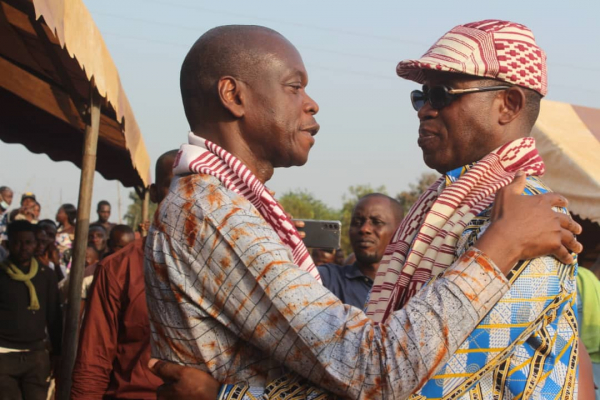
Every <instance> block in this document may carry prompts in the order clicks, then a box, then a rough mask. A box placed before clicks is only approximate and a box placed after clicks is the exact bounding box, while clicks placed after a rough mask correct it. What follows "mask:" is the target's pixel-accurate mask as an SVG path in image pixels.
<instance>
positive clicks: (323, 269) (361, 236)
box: [318, 193, 403, 309]
mask: <svg viewBox="0 0 600 400" xmlns="http://www.w3.org/2000/svg"><path fill="white" fill-rule="evenodd" d="M402 216H403V210H402V206H401V205H400V203H398V201H397V200H395V199H393V198H391V197H389V196H386V195H384V194H381V193H371V194H368V195H366V196H363V197H361V198H360V199H359V200H358V202H357V203H356V206H354V209H353V210H352V217H351V219H350V227H349V230H348V234H349V236H350V245H351V246H352V251H353V252H354V255H355V256H356V261H355V262H354V263H353V264H350V265H345V266H342V265H337V264H333V263H329V264H324V265H319V266H318V269H319V274H320V275H321V280H322V281H323V286H325V287H326V288H327V289H329V290H330V291H331V293H333V294H335V295H336V297H337V298H338V299H340V300H341V301H342V303H344V304H350V305H352V306H354V307H357V308H360V309H364V307H365V302H366V300H367V298H368V297H369V292H370V291H371V287H372V286H373V281H374V280H375V274H376V273H377V268H378V267H379V263H380V262H381V259H382V258H383V253H384V252H385V248H386V247H387V245H388V243H389V242H390V240H391V238H392V235H393V234H394V232H395V231H396V228H398V225H400V221H402Z"/></svg>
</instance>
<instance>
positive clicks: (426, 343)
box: [168, 207, 509, 399]
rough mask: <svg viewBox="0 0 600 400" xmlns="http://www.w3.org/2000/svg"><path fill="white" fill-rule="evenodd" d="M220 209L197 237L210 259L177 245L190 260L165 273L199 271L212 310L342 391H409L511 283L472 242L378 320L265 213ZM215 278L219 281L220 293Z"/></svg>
mask: <svg viewBox="0 0 600 400" xmlns="http://www.w3.org/2000/svg"><path fill="white" fill-rule="evenodd" d="M220 213H222V214H224V215H226V216H227V219H226V220H222V219H221V218H212V217H211V216H210V215H206V216H205V217H204V220H203V221H202V220H200V221H196V224H195V225H194V226H195V227H196V228H195V229H198V231H197V233H196V234H197V237H205V238H210V241H209V242H208V243H211V253H210V254H211V257H210V259H207V258H204V257H203V256H201V255H200V254H198V251H199V250H198V248H196V247H194V246H192V247H189V248H188V249H189V250H184V249H185V247H180V248H177V249H175V248H172V249H171V252H178V251H179V252H182V254H180V257H181V259H186V260H193V261H191V262H189V263H181V264H180V265H178V266H177V268H168V271H169V272H168V273H169V274H173V273H180V272H175V271H176V270H177V269H181V268H183V269H184V270H183V271H182V272H183V273H184V274H185V275H188V274H189V275H194V276H202V282H205V283H200V285H204V286H202V287H201V296H200V300H199V301H202V302H204V306H205V307H206V304H207V302H209V301H211V300H214V301H213V304H212V305H211V306H210V307H209V308H210V309H209V310H208V313H209V314H210V315H216V316H217V318H218V319H219V321H220V322H221V323H222V324H224V325H225V326H226V327H227V328H228V329H229V330H230V331H232V332H234V333H235V334H236V335H237V337H239V338H241V339H242V340H245V341H247V342H249V343H250V344H252V345H253V346H255V347H256V348H258V349H259V350H260V351H262V352H264V353H265V354H268V355H269V357H270V358H272V359H274V360H276V361H278V362H280V363H282V364H283V365H285V366H286V367H287V368H289V369H291V370H292V371H294V372H296V373H298V374H300V375H302V376H304V377H306V378H308V379H309V380H310V381H311V382H312V383H313V384H315V385H317V386H318V387H321V388H323V389H326V390H328V391H331V392H333V393H335V394H338V395H340V396H343V397H345V398H352V399H359V398H361V399H366V398H405V397H407V396H408V395H409V394H411V393H412V392H413V391H414V390H415V389H417V388H418V387H419V386H421V385H422V384H423V383H424V382H426V381H427V380H428V379H429V377H430V376H431V375H432V374H433V373H434V372H435V371H436V370H437V369H438V368H439V367H441V366H443V365H444V363H445V362H446V361H447V359H448V357H449V356H450V355H452V354H453V353H454V351H455V350H456V349H457V348H458V347H459V346H460V344H461V343H462V342H463V341H464V339H465V338H466V337H467V335H468V334H469V333H470V332H471V331H472V330H473V328H475V326H476V325H477V324H478V323H479V321H480V320H481V318H483V316H484V315H485V314H486V313H487V312H488V311H489V310H490V309H491V308H492V307H493V306H494V304H495V303H496V302H497V301H498V300H499V299H500V298H501V297H502V295H503V294H504V293H505V292H506V291H507V290H508V288H509V285H508V283H507V280H506V278H505V277H504V275H503V274H502V273H501V272H500V271H499V270H498V268H497V267H496V266H495V265H494V263H493V262H492V261H491V260H490V259H489V258H487V257H486V256H485V255H484V254H482V253H481V252H479V251H478V250H476V249H473V250H472V251H469V252H467V253H466V254H465V255H464V256H463V257H461V259H460V260H458V261H457V262H456V263H455V264H454V265H453V266H452V267H451V268H449V269H448V271H447V272H446V273H445V275H444V276H442V277H440V278H439V279H436V280H435V281H433V282H431V283H430V284H429V285H427V286H426V287H425V288H423V289H422V290H421V291H420V292H419V293H418V294H417V295H416V296H414V297H413V298H412V299H411V300H410V301H409V302H408V304H407V305H406V306H405V307H404V308H403V309H402V310H398V311H396V312H394V313H393V314H392V315H391V317H390V318H388V320H387V321H386V322H385V323H384V324H380V325H378V324H375V323H374V322H373V321H372V320H370V319H369V318H368V317H367V316H366V315H365V314H364V313H363V311H361V310H359V309H357V308H354V307H351V306H347V305H344V304H342V303H341V302H340V301H339V300H338V299H337V298H336V297H335V296H334V295H333V294H332V293H331V292H329V291H328V290H327V289H325V288H324V287H323V286H322V285H320V284H317V282H316V281H315V280H314V279H313V278H312V277H311V276H310V274H308V273H306V272H304V271H302V270H300V269H299V268H298V267H296V266H295V265H294V263H293V261H292V259H291V254H290V251H289V249H288V248H287V247H286V246H284V245H283V244H282V243H281V241H280V240H279V238H278V237H277V235H276V233H275V232H274V231H273V229H272V228H270V226H268V225H267V224H266V222H265V221H264V220H263V219H262V218H260V217H259V216H258V215H256V214H254V213H251V212H249V211H248V210H245V209H241V208H236V207H231V208H229V209H228V208H227V207H224V209H222V210H220ZM188 225H190V226H191V224H188ZM175 242H176V241H170V243H175ZM196 245H197V246H204V244H196ZM186 251H189V253H187V254H183V253H185V252H186ZM224 257H225V258H227V260H225V258H224ZM188 268H189V269H191V270H187V269H188ZM224 268H225V269H226V270H224ZM211 273H214V274H216V275H215V276H214V277H211V275H210V274H211ZM226 276H235V277H236V279H238V277H239V278H240V279H239V280H238V281H237V284H236V287H235V288H234V289H233V288H232V290H231V291H224V290H223V289H224V288H227V287H228V286H227V283H224V282H223V280H224V279H226V278H225V277H226ZM169 277H170V278H171V275H169ZM213 278H214V279H215V280H216V281H217V282H221V283H220V285H219V286H218V289H217V291H218V292H219V293H215V292H214V291H215V286H214V283H213ZM177 287H178V283H177V282H173V281H171V288H172V289H173V290H175V291H177V290H182V289H181V287H179V289H177ZM211 292H212V293H211ZM183 294H185V295H186V296H187V298H199V297H198V296H197V294H191V293H185V290H183ZM178 296H180V295H179V294H178ZM223 296H225V297H226V298H227V301H224V300H222V298H223ZM176 297H177V296H176ZM249 304H252V307H249ZM247 310H252V311H251V314H248V311H247ZM188 312H189V311H188ZM222 361H223V362H225V360H224V359H223V360H219V359H218V358H215V361H214V362H215V364H216V363H220V362H222Z"/></svg>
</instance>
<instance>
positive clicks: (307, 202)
mask: <svg viewBox="0 0 600 400" xmlns="http://www.w3.org/2000/svg"><path fill="white" fill-rule="evenodd" d="M279 203H280V204H281V206H282V207H283V209H284V210H285V211H286V212H288V213H290V214H291V215H292V217H293V218H297V219H324V220H336V219H338V211H337V210H335V209H333V208H331V207H329V206H327V205H326V204H325V203H323V202H322V201H321V200H318V199H316V198H315V196H314V195H313V194H312V193H310V192H308V191H306V190H291V191H289V192H286V193H284V194H283V196H281V197H280V198H279Z"/></svg>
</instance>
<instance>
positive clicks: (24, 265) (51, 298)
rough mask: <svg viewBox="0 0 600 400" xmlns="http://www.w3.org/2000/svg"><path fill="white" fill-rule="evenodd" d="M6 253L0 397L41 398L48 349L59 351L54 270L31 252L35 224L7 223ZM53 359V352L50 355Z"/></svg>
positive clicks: (1, 281)
mask: <svg viewBox="0 0 600 400" xmlns="http://www.w3.org/2000/svg"><path fill="white" fill-rule="evenodd" d="M7 234H8V249H9V252H10V255H9V258H8V259H7V260H5V261H4V262H3V263H2V264H0V394H1V395H2V398H3V399H21V398H22V399H45V398H46V392H47V389H48V382H49V376H50V372H51V362H50V357H49V355H48V351H47V350H46V347H47V346H46V343H45V338H46V329H47V330H48V333H49V334H50V341H51V343H52V354H53V356H57V355H58V354H60V344H61V335H62V326H61V323H62V317H61V311H60V305H59V300H58V288H57V283H56V276H55V274H54V272H53V271H52V270H51V269H50V268H48V267H47V266H46V265H43V264H41V263H39V262H38V261H37V260H36V259H35V258H34V252H35V250H36V246H37V241H36V238H35V235H34V226H33V225H32V224H31V223H30V222H28V221H24V220H20V221H14V222H12V223H11V224H9V225H8V229H7ZM53 360H56V357H53Z"/></svg>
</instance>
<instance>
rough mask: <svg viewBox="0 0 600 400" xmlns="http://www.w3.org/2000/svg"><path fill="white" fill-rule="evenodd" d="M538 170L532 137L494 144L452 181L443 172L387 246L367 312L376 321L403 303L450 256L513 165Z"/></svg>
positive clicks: (511, 172)
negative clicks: (477, 160) (464, 232)
mask: <svg viewBox="0 0 600 400" xmlns="http://www.w3.org/2000/svg"><path fill="white" fill-rule="evenodd" d="M519 170H520V171H523V172H525V173H526V174H527V175H542V174H543V173H544V162H543V160H542V158H541V157H540V155H539V153H538V151H537V150H536V148H535V140H534V139H533V138H531V137H526V138H521V139H517V140H515V141H513V142H510V143H507V144H505V145H504V146H501V147H500V148H498V149H496V150H495V151H493V152H491V153H490V154H488V155H487V156H485V157H484V158H483V159H482V160H481V161H479V162H477V164H475V165H474V166H473V167H472V168H471V169H469V170H468V171H467V172H466V173H465V174H464V175H462V176H461V177H460V178H459V179H458V180H457V181H456V182H454V183H452V184H451V185H450V186H448V187H445V184H444V177H441V178H440V179H439V180H438V181H436V182H435V183H434V184H433V185H431V187H430V188H429V189H427V190H426V191H425V193H423V194H422V195H421V197H419V199H418V200H417V202H416V203H415V204H414V205H413V206H412V208H411V209H410V211H409V212H408V214H407V216H406V217H405V218H404V220H403V221H402V223H401V224H400V227H399V228H398V230H397V231H396V233H395V234H394V236H393V238H392V240H391V242H390V244H389V245H388V247H387V248H386V251H385V254H384V257H383V259H382V261H381V264H380V265H379V269H378V271H377V276H376V277H375V282H374V284H373V289H372V290H371V296H370V299H369V304H368V306H367V315H368V316H369V317H370V318H371V319H373V320H374V321H375V322H378V323H379V322H382V321H385V320H386V319H387V317H388V316H389V315H390V313H391V312H393V311H394V310H398V309H400V308H402V307H403V306H404V304H406V302H407V301H408V299H410V298H411V297H412V296H413V295H414V294H415V293H417V291H419V289H421V287H422V286H423V284H425V283H426V282H427V281H428V280H429V279H430V278H431V277H434V276H437V275H439V274H441V273H443V272H444V270H445V269H446V268H447V267H448V266H450V265H451V264H452V263H453V262H454V251H455V248H456V243H457V241H458V238H459V237H460V235H461V233H462V232H463V230H464V229H465V227H466V226H467V224H468V223H469V222H470V221H471V220H472V219H473V217H475V216H476V215H478V214H479V213H481V212H482V211H483V210H485V209H486V208H487V207H488V206H489V205H490V204H491V203H492V202H493V201H494V196H495V193H496V192H497V191H498V190H499V189H500V188H502V187H504V186H506V185H508V184H509V183H510V182H511V181H512V180H513V178H514V176H515V173H516V172H517V171H519Z"/></svg>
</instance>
